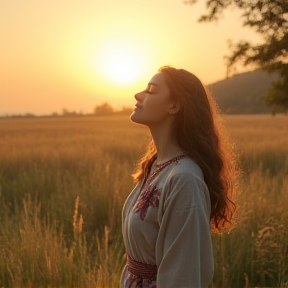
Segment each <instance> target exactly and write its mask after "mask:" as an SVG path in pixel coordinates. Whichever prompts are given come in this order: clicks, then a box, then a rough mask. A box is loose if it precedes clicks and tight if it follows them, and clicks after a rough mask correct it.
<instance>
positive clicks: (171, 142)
mask: <svg viewBox="0 0 288 288" xmlns="http://www.w3.org/2000/svg"><path fill="white" fill-rule="evenodd" d="M149 129H150V132H151V135H152V138H153V141H154V144H155V147H156V150H157V160H156V164H162V163H164V162H166V161H168V160H170V159H172V158H174V157H176V156H179V155H182V154H184V152H183V150H182V149H181V147H180V146H179V144H178V143H177V141H176V139H175V137H173V136H172V132H171V130H172V129H171V127H170V126H164V127H163V126H161V127H158V128H156V127H153V128H151V127H149Z"/></svg>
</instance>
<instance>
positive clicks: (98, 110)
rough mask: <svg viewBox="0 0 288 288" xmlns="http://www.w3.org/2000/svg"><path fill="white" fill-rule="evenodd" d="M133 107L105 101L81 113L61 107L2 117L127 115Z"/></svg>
mask: <svg viewBox="0 0 288 288" xmlns="http://www.w3.org/2000/svg"><path fill="white" fill-rule="evenodd" d="M132 111H133V109H132V108H131V107H122V108H121V109H120V110H119V109H114V108H113V107H112V105H110V104H109V103H107V102H105V103H102V104H100V105H97V106H95V108H94V110H93V112H92V113H83V112H82V111H80V112H77V111H75V110H68V109H66V108H63V109H62V113H57V112H53V113H51V114H47V115H41V116H39V115H35V114H33V113H25V114H11V115H4V116H2V117H7V118H34V117H75V116H79V117H80V116H92V115H97V116H98V115H99V116H103V115H128V114H131V113H132Z"/></svg>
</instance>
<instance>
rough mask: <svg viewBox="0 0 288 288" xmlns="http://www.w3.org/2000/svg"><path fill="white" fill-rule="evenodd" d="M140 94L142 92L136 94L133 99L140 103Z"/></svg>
mask: <svg viewBox="0 0 288 288" xmlns="http://www.w3.org/2000/svg"><path fill="white" fill-rule="evenodd" d="M141 94H142V92H138V93H136V94H135V95H134V98H135V99H136V100H137V101H142V97H141Z"/></svg>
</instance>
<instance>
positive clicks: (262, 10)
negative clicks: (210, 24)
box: [186, 0, 288, 113]
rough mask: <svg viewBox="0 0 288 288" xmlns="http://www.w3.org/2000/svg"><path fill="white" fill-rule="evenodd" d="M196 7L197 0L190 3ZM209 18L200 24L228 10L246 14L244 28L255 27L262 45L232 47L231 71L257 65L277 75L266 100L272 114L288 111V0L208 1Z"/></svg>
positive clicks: (205, 16)
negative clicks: (233, 68) (236, 8)
mask: <svg viewBox="0 0 288 288" xmlns="http://www.w3.org/2000/svg"><path fill="white" fill-rule="evenodd" d="M186 2H187V3H190V4H193V3H195V2H197V0H188V1H186ZM206 5H207V10H208V14H207V15H203V16H201V17H200V19H199V21H200V22H201V21H215V20H218V19H219V18H220V16H221V15H222V12H223V11H224V10H225V9H227V8H228V7H229V6H232V5H234V6H236V7H238V8H239V9H240V10H242V11H243V14H242V17H243V25H244V26H249V27H252V28H254V29H255V30H256V32H257V33H259V34H260V35H261V36H262V39H263V42H262V43H261V44H257V45H251V43H249V42H247V41H241V42H239V43H238V44H236V45H233V46H232V47H231V50H232V51H231V54H230V55H229V56H228V57H227V61H228V62H227V65H228V69H229V68H231V67H232V66H233V65H235V64H236V63H239V61H241V60H242V61H243V63H244V65H248V64H256V65H257V66H258V67H260V68H262V69H263V70H266V71H268V72H269V73H272V72H276V73H277V74H278V75H279V78H278V80H276V81H274V82H273V83H272V87H271V88H270V90H269V91H268V93H267V94H266V95H265V96H264V97H263V99H264V101H265V102H266V104H267V105H268V106H270V107H272V108H273V111H274V112H275V113H276V112H284V113H286V112H287V111H288V0H206Z"/></svg>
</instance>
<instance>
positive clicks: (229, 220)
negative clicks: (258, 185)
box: [132, 66, 238, 232]
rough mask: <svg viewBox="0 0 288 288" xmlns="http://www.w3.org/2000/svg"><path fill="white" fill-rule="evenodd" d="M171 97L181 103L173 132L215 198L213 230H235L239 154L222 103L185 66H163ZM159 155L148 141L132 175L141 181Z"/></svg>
mask: <svg viewBox="0 0 288 288" xmlns="http://www.w3.org/2000/svg"><path fill="white" fill-rule="evenodd" d="M158 71H159V72H161V73H163V74H164V76H165V80H166V84H167V86H168V88H169V91H170V96H171V97H173V99H175V100H176V101H178V103H179V104H180V110H179V112H178V113H177V115H176V118H175V121H174V126H173V133H174V135H175V137H176V139H177V141H178V144H179V146H180V147H181V148H182V150H183V151H185V152H186V153H188V154H189V156H190V157H191V158H192V159H193V160H194V161H195V162H196V163H197V164H198V165H199V167H200V168H201V170H202V173H203V176H204V181H205V183H206V185H207V187H208V190H209V194H210V201H211V216H210V219H211V226H212V231H213V232H220V231H222V230H225V229H231V228H232V227H233V225H234V224H235V223H234V213H235V210H236V206H235V204H234V202H233V201H232V197H233V196H234V194H235V188H236V186H237V176H238V172H237V168H236V157H235V155H234V153H233V150H232V145H231V143H230V141H229V140H228V138H227V135H226V133H225V132H224V129H223V126H222V120H221V117H220V113H219V109H218V106H217V105H216V103H215V101H214V99H213V98H212V96H211V95H210V93H209V91H208V90H207V89H205V88H204V86H203V84H202V83H201V81H200V80H199V79H198V78H197V77H196V76H195V75H194V74H192V73H190V72H188V71H186V70H184V69H176V68H173V67H170V66H164V67H161V68H160V69H159V70H158ZM156 157H157V151H156V147H155V145H154V142H153V141H151V142H150V143H149V144H148V147H147V151H146V153H145V155H144V156H143V157H142V158H141V159H140V161H139V163H138V166H137V168H136V172H135V173H134V174H133V175H132V176H133V178H134V180H135V181H136V182H140V181H141V180H142V179H143V178H145V177H146V175H147V174H148V173H149V170H150V166H151V164H152V163H153V161H154V160H155V158H156Z"/></svg>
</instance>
